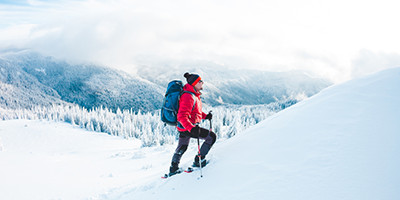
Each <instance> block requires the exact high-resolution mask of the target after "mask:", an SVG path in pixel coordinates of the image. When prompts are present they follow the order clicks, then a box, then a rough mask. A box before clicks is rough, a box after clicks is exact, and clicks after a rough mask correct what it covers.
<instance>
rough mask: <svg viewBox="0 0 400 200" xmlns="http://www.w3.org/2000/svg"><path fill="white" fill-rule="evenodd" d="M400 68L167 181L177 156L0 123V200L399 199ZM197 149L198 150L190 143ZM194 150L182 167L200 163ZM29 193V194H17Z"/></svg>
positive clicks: (226, 146)
mask: <svg viewBox="0 0 400 200" xmlns="http://www.w3.org/2000/svg"><path fill="white" fill-rule="evenodd" d="M399 91H400V68H396V69H390V70H386V71H382V72H380V73H377V74H374V75H370V76H368V77H364V78H360V79H356V80H352V81H349V82H347V83H344V84H341V85H336V86H332V87H330V88H327V89H325V90H323V91H322V92H321V93H319V94H317V95H315V96H313V97H311V98H309V99H307V100H305V101H302V102H300V103H298V104H296V105H294V106H292V107H290V108H287V109H285V110H283V111H281V112H279V113H277V114H275V115H273V116H272V117H270V118H268V119H267V120H265V121H262V122H261V123H259V124H257V125H255V126H253V127H251V128H249V129H247V130H246V131H245V132H242V133H239V134H237V135H236V136H235V137H233V138H231V139H229V140H225V141H223V142H217V143H216V144H215V146H214V148H213V149H212V150H211V151H210V154H209V156H208V159H210V163H209V165H208V166H207V167H206V168H204V169H203V176H204V177H203V178H200V179H198V177H199V173H197V172H194V173H191V174H181V175H177V176H176V177H172V178H170V179H166V180H162V179H161V178H160V177H161V176H162V175H163V174H164V173H165V172H167V170H168V167H169V162H170V159H171V157H172V154H173V151H174V146H169V145H166V146H163V147H151V148H140V142H138V141H135V140H122V139H120V138H116V137H111V136H108V135H105V134H99V133H92V132H87V131H83V130H81V129H78V128H73V127H71V126H70V125H67V124H62V123H54V122H51V123H50V122H41V121H24V120H15V121H0V137H1V138H2V143H3V146H4V150H3V151H1V152H0V163H1V168H0V177H1V181H0V196H1V197H2V199H122V200H124V199H127V200H128V199H129V200H131V199H180V198H190V199H204V198H206V199H275V200H276V199H278V200H279V199H285V200H286V199H305V200H313V199H315V200H320V199H328V200H329V199H335V200H336V199H341V200H342V199H348V200H354V199H363V200H369V199H371V200H372V199H374V200H375V199H380V200H381V199H384V200H392V199H400V190H399V189H398V188H400V173H399V172H398V169H399V168H400V159H399V156H398V155H400V146H399V145H398V144H399V143H400V135H399V133H400V107H399V106H398V102H400V93H399ZM193 142H195V141H193ZM196 147H197V145H196V143H191V144H190V145H189V149H188V150H187V152H186V153H185V155H184V156H183V160H182V167H185V166H189V165H190V164H191V162H192V160H193V157H194V155H195V154H196ZM21 191H23V192H21Z"/></svg>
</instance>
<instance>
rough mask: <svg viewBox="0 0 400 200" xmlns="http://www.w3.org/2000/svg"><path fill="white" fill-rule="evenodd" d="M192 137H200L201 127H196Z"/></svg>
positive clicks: (193, 129)
mask: <svg viewBox="0 0 400 200" xmlns="http://www.w3.org/2000/svg"><path fill="white" fill-rule="evenodd" d="M190 135H192V136H196V137H198V136H199V135H200V127H199V125H196V126H195V127H193V128H192V130H190Z"/></svg>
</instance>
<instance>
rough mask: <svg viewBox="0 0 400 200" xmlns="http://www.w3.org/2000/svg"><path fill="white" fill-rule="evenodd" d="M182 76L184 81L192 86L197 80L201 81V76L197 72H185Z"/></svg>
mask: <svg viewBox="0 0 400 200" xmlns="http://www.w3.org/2000/svg"><path fill="white" fill-rule="evenodd" d="M183 76H184V77H185V78H186V81H187V82H188V83H189V84H190V85H192V86H195V85H196V84H197V83H198V82H199V81H201V77H200V76H199V75H198V74H189V72H186V73H185V74H184V75H183Z"/></svg>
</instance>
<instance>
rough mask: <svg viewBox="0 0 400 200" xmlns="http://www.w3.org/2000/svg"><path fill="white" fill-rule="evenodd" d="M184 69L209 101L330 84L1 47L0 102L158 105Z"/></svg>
mask: <svg viewBox="0 0 400 200" xmlns="http://www.w3.org/2000/svg"><path fill="white" fill-rule="evenodd" d="M185 72H190V73H197V74H199V75H201V76H202V78H203V80H204V81H205V83H206V85H205V86H204V91H203V94H204V95H202V97H203V100H204V103H205V104H208V105H210V106H217V105H225V104H239V105H257V104H268V103H271V102H274V101H277V100H281V99H285V98H296V97H298V96H305V97H309V96H312V95H314V94H316V93H318V92H319V91H320V90H322V89H323V88H326V87H327V86H329V85H331V83H330V82H329V81H327V80H324V79H320V78H314V77H311V76H309V75H307V74H306V73H305V72H301V71H290V72H266V71H260V70H243V69H242V70H239V69H237V70H232V69H228V68H227V67H224V66H219V65H216V64H210V63H199V64H195V65H193V64H192V65H185V66H168V65H167V64H160V66H140V67H139V69H137V73H136V74H129V73H126V72H124V71H120V70H116V69H113V68H111V67H105V66H98V65H93V64H70V63H68V62H66V61H63V60H58V59H56V58H53V57H49V56H44V55H41V54H39V53H37V52H32V51H30V50H18V51H15V50H14V51H2V52H0V92H1V95H0V106H2V107H6V108H13V109H15V108H29V107H32V106H35V105H40V106H49V105H54V104H78V105H80V106H83V107H85V108H87V109H91V108H93V107H101V106H103V107H107V108H110V109H112V110H116V109H117V108H120V109H132V110H134V111H138V110H142V111H145V112H146V111H153V110H157V109H160V108H161V103H162V99H163V95H164V92H165V89H166V87H167V84H168V82H169V81H171V80H174V79H180V80H183V79H184V77H183V74H184V73H185Z"/></svg>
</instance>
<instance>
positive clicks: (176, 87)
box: [165, 80, 183, 96]
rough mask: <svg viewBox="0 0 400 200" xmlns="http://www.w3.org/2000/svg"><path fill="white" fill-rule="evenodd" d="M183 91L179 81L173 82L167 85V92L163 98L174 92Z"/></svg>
mask: <svg viewBox="0 0 400 200" xmlns="http://www.w3.org/2000/svg"><path fill="white" fill-rule="evenodd" d="M182 89H183V83H182V81H180V80H173V81H171V82H169V83H168V87H167V92H166V93H165V96H167V95H168V94H171V93H174V92H181V91H182Z"/></svg>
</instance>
